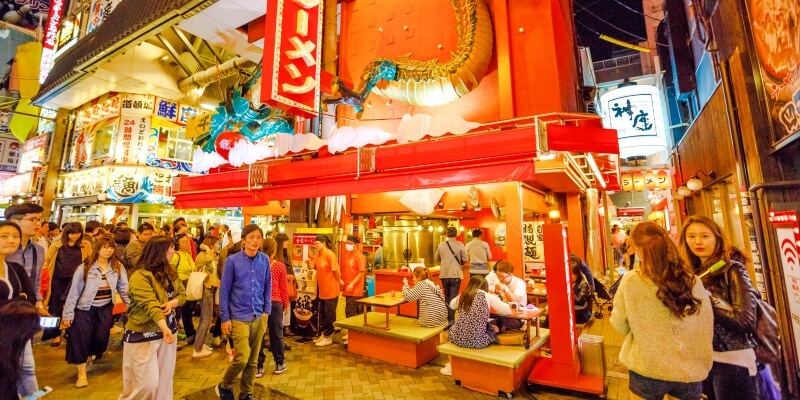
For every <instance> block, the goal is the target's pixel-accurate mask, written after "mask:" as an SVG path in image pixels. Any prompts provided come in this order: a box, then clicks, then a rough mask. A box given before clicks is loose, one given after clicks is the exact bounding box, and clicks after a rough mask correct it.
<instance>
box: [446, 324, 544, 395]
mask: <svg viewBox="0 0 800 400" xmlns="http://www.w3.org/2000/svg"><path fill="white" fill-rule="evenodd" d="M549 338H550V330H549V329H544V328H541V329H540V330H539V336H538V337H534V338H532V339H531V343H530V347H529V348H528V349H525V347H524V346H521V345H515V346H503V345H497V344H494V345H490V346H489V347H486V348H484V349H467V348H464V347H458V346H456V345H454V344H453V343H450V342H448V343H444V344H441V345H439V348H438V349H439V352H440V353H442V354H447V355H449V356H450V366H451V367H452V371H453V379H454V380H455V382H456V384H457V385H461V386H463V387H465V388H467V389H471V390H475V391H478V392H481V393H486V394H489V395H492V396H499V395H501V394H506V395H507V396H509V397H510V396H511V395H512V394H513V393H514V392H515V391H516V390H517V389H518V388H519V387H520V385H522V383H523V382H525V379H526V378H527V377H528V374H530V372H531V369H533V365H534V364H535V362H536V359H537V358H538V357H539V354H540V350H539V348H540V347H541V346H542V345H543V344H544V343H545V342H547V340H548V339H549ZM487 377H491V378H487Z"/></svg>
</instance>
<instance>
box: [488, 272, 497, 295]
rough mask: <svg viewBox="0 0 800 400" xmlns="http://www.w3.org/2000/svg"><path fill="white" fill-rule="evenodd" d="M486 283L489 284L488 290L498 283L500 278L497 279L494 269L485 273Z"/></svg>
mask: <svg viewBox="0 0 800 400" xmlns="http://www.w3.org/2000/svg"><path fill="white" fill-rule="evenodd" d="M486 283H488V284H489V291H492V290H494V288H495V286H497V284H498V283H500V280H499V279H497V274H495V273H494V271H491V272H489V273H488V274H487V275H486Z"/></svg>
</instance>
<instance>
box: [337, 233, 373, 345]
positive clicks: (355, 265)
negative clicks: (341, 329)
mask: <svg viewBox="0 0 800 400" xmlns="http://www.w3.org/2000/svg"><path fill="white" fill-rule="evenodd" d="M360 244H361V240H359V239H358V237H356V236H353V235H349V236H347V241H346V242H345V244H344V249H345V252H344V254H343V255H342V265H341V267H342V280H343V281H344V292H343V293H342V294H343V295H344V302H345V307H344V315H345V317H347V318H350V317H353V316H356V315H358V314H361V309H360V308H361V307H360V305H359V304H358V303H357V302H356V301H357V300H358V299H362V298H364V276H365V275H366V274H367V259H366V258H365V257H364V255H363V254H361V245H360ZM347 339H348V335H345V336H344V337H343V338H342V340H343V341H344V344H347Z"/></svg>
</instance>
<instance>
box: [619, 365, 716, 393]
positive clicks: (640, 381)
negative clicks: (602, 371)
mask: <svg viewBox="0 0 800 400" xmlns="http://www.w3.org/2000/svg"><path fill="white" fill-rule="evenodd" d="M628 374H629V376H630V381H629V383H628V388H630V390H631V392H633V393H634V394H636V395H637V396H639V397H641V398H643V399H645V400H662V399H663V398H664V395H667V394H668V395H670V396H672V397H674V398H676V399H678V400H699V399H700V397H701V396H702V394H703V383H702V382H670V381H662V380H660V379H653V378H648V377H646V376H642V375H639V374H637V373H636V372H633V371H628Z"/></svg>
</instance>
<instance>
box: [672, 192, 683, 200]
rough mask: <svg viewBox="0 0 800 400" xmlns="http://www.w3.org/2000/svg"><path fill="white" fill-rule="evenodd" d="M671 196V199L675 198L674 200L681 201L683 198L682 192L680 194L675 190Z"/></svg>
mask: <svg viewBox="0 0 800 400" xmlns="http://www.w3.org/2000/svg"><path fill="white" fill-rule="evenodd" d="M672 198H673V199H675V200H678V201H681V200H683V195H682V194H680V193H677V192H675V193H674V194H673V195H672Z"/></svg>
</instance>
